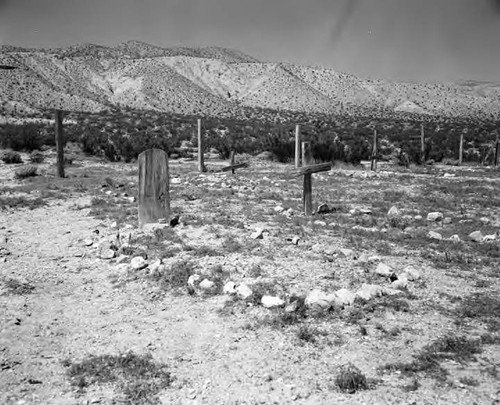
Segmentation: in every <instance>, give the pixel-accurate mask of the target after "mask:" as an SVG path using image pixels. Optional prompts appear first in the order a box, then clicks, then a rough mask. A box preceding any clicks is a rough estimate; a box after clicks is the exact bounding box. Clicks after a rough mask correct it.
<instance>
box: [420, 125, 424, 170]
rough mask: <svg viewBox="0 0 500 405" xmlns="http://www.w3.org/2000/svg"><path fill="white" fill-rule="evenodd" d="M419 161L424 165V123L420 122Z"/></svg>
mask: <svg viewBox="0 0 500 405" xmlns="http://www.w3.org/2000/svg"><path fill="white" fill-rule="evenodd" d="M420 162H421V164H422V165H424V166H425V131H424V124H420Z"/></svg>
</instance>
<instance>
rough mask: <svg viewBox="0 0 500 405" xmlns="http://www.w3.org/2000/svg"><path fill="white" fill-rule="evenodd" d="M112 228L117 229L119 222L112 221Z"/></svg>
mask: <svg viewBox="0 0 500 405" xmlns="http://www.w3.org/2000/svg"><path fill="white" fill-rule="evenodd" d="M110 228H113V229H116V228H118V222H116V221H114V222H112V223H111V225H110Z"/></svg>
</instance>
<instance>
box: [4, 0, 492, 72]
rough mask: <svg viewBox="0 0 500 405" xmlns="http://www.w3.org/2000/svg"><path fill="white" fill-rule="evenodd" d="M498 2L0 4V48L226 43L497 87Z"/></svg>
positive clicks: (66, 0)
mask: <svg viewBox="0 0 500 405" xmlns="http://www.w3.org/2000/svg"><path fill="white" fill-rule="evenodd" d="M498 3H500V1H496V0H413V1H412V0H0V44H1V43H3V44H12V45H21V46H30V47H31V46H33V47H54V46H65V45H69V44H75V43H82V42H92V43H99V44H103V45H112V44H116V43H119V42H122V41H126V40H129V39H136V40H141V41H145V42H149V43H153V44H157V45H161V46H173V45H188V46H190V45H219V46H228V47H232V48H236V49H239V50H241V51H243V52H246V53H248V54H251V55H252V56H255V57H257V58H259V59H262V60H266V61H289V62H297V63H302V64H309V65H323V66H326V67H331V68H334V69H337V70H340V71H345V72H351V73H355V74H359V75H363V76H371V77H382V78H395V79H408V80H427V81H443V80H446V81H449V80H456V79H460V78H471V79H482V80H499V81H500V7H498V6H497V5H498Z"/></svg>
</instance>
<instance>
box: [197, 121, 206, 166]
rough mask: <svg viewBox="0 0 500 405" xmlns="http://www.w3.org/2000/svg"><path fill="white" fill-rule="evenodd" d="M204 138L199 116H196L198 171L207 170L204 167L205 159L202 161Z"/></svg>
mask: <svg viewBox="0 0 500 405" xmlns="http://www.w3.org/2000/svg"><path fill="white" fill-rule="evenodd" d="M204 152H205V148H204V140H203V134H202V132H201V118H198V170H199V171H200V173H204V172H206V171H207V169H206V168H205V161H204V155H203V154H204Z"/></svg>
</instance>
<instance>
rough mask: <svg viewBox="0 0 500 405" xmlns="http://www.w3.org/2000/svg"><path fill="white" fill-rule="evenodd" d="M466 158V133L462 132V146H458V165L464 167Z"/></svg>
mask: <svg viewBox="0 0 500 405" xmlns="http://www.w3.org/2000/svg"><path fill="white" fill-rule="evenodd" d="M463 157H464V132H463V131H462V132H460V145H458V165H459V166H462V161H463Z"/></svg>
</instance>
